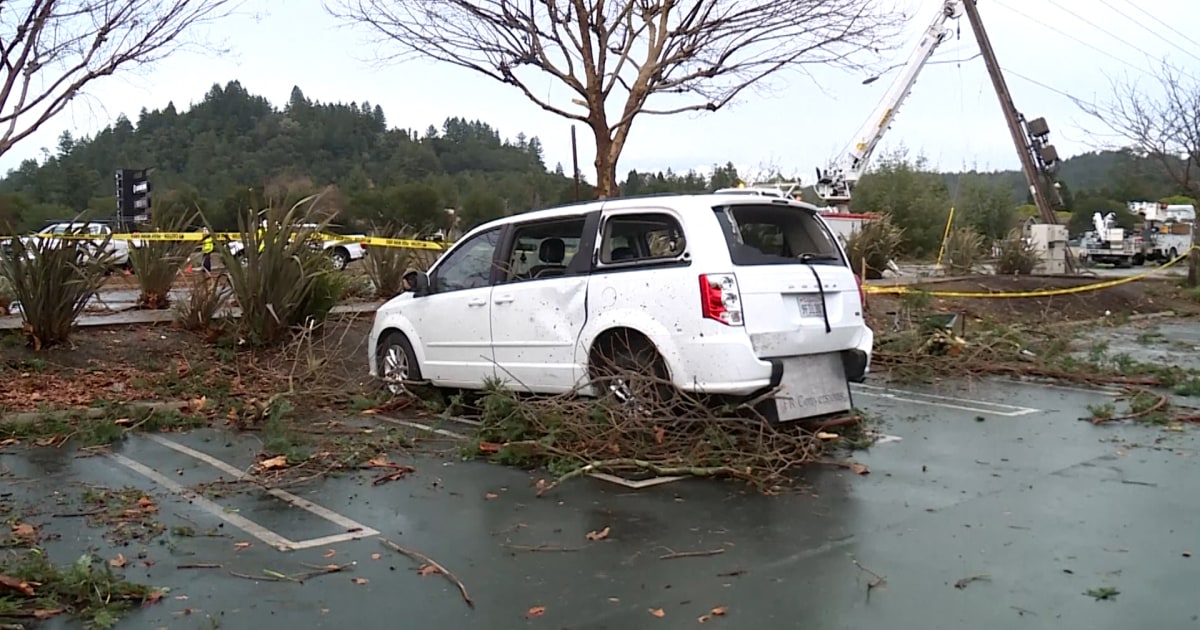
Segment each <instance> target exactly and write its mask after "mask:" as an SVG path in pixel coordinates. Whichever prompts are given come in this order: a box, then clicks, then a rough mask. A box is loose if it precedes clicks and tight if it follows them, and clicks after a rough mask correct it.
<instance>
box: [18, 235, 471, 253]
mask: <svg viewBox="0 0 1200 630" xmlns="http://www.w3.org/2000/svg"><path fill="white" fill-rule="evenodd" d="M207 236H209V235H206V234H204V232H131V233H121V234H53V235H39V234H34V235H32V237H34V238H49V239H57V240H64V241H100V240H105V239H108V240H112V241H167V242H200V241H203V240H205V238H207ZM211 237H212V239H213V240H215V241H240V240H242V235H241V234H240V233H238V232H218V233H215V234H212V235H211ZM313 237H314V239H315V240H319V241H321V242H334V243H362V244H363V245H366V246H373V247H396V248H401V249H423V250H432V251H442V250H445V249H449V248H450V246H451V245H453V243H447V242H438V241H422V240H417V239H407V238H383V237H380V236H363V237H354V236H345V235H342V234H328V233H316V234H314V235H313ZM6 238H12V237H3V238H0V240H5V239H6Z"/></svg>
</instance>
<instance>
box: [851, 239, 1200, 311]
mask: <svg viewBox="0 0 1200 630" xmlns="http://www.w3.org/2000/svg"><path fill="white" fill-rule="evenodd" d="M1192 250H1200V248H1197V247H1193V248H1192ZM1185 258H1187V254H1183V255H1181V256H1177V257H1176V258H1174V259H1173V260H1170V261H1167V262H1166V263H1164V264H1162V265H1160V266H1158V267H1156V268H1154V269H1151V270H1150V271H1145V272H1142V273H1139V274H1135V275H1132V276H1126V277H1124V278H1116V279H1114V280H1105V281H1104V282H1096V283H1093V284H1085V285H1082V286H1078V287H1066V288H1062V289H1038V290H1036V291H1016V292H1012V293H1005V292H1002V291H1000V292H984V291H976V292H971V291H927V290H923V289H920V288H914V287H880V286H871V285H866V286H864V287H863V289H865V290H866V292H867V293H869V294H871V295H903V294H905V293H923V294H925V295H929V296H932V297H939V298H1038V297H1054V296H1058V295H1072V294H1076V293H1087V292H1089V291H1099V290H1101V289H1109V288H1112V287H1118V286H1121V285H1123V284H1129V283H1130V282H1137V281H1138V280H1144V279H1145V278H1148V277H1150V276H1152V275H1154V274H1156V273H1158V272H1160V271H1162V270H1164V269H1167V268H1168V267H1171V266H1172V265H1174V264H1176V263H1178V262H1179V261H1181V260H1183V259H1185Z"/></svg>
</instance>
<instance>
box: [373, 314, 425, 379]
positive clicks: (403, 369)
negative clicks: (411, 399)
mask: <svg viewBox="0 0 1200 630" xmlns="http://www.w3.org/2000/svg"><path fill="white" fill-rule="evenodd" d="M375 364H376V365H377V366H378V372H379V380H381V381H383V385H384V387H386V388H387V390H388V391H389V392H391V393H392V394H393V395H399V394H404V393H408V388H407V387H406V386H405V385H404V381H408V382H412V381H419V380H421V366H420V365H418V364H417V354H416V353H415V352H413V347H412V344H411V343H409V341H408V337H407V336H405V335H404V333H402V332H399V331H395V330H393V331H391V332H388V333H386V334H385V335H383V337H381V338H380V339H379V342H378V343H377V344H376V345H375ZM389 372H391V374H389Z"/></svg>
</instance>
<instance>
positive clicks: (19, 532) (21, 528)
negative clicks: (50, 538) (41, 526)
mask: <svg viewBox="0 0 1200 630" xmlns="http://www.w3.org/2000/svg"><path fill="white" fill-rule="evenodd" d="M12 534H13V536H16V537H17V538H35V537H37V528H35V527H34V526H33V525H30V524H29V523H17V524H16V525H13V526H12Z"/></svg>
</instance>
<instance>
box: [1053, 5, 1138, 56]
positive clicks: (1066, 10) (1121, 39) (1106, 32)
mask: <svg viewBox="0 0 1200 630" xmlns="http://www.w3.org/2000/svg"><path fill="white" fill-rule="evenodd" d="M1046 1H1048V2H1050V4H1051V5H1054V6H1056V7H1058V10H1060V11H1062V12H1063V13H1067V14H1070V16H1074V17H1075V19H1079V20H1080V22H1082V23H1084V24H1087V25H1088V26H1091V28H1093V29H1096V30H1098V31H1100V32H1103V34H1104V35H1108V36H1109V37H1112V38H1114V40H1116V41H1118V42H1121V43H1124V44H1126V46H1128V47H1129V48H1133V49H1134V50H1138V52H1139V53H1141V54H1144V55H1146V56H1147V58H1153V55H1151V54H1150V53H1147V52H1146V49H1145V48H1141V47H1139V46H1134V44H1133V43H1132V42H1129V41H1128V38H1124V37H1121V36H1120V35H1114V34H1112V31H1110V30H1106V29H1104V28H1102V26H1099V25H1097V24H1096V23H1094V22H1092V20H1090V19H1087V18H1085V17H1084V16H1080V14H1079V13H1075V12H1074V11H1072V10H1069V8H1067V7H1064V6H1062V5H1060V4H1058V2H1055V0H1046Z"/></svg>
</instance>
